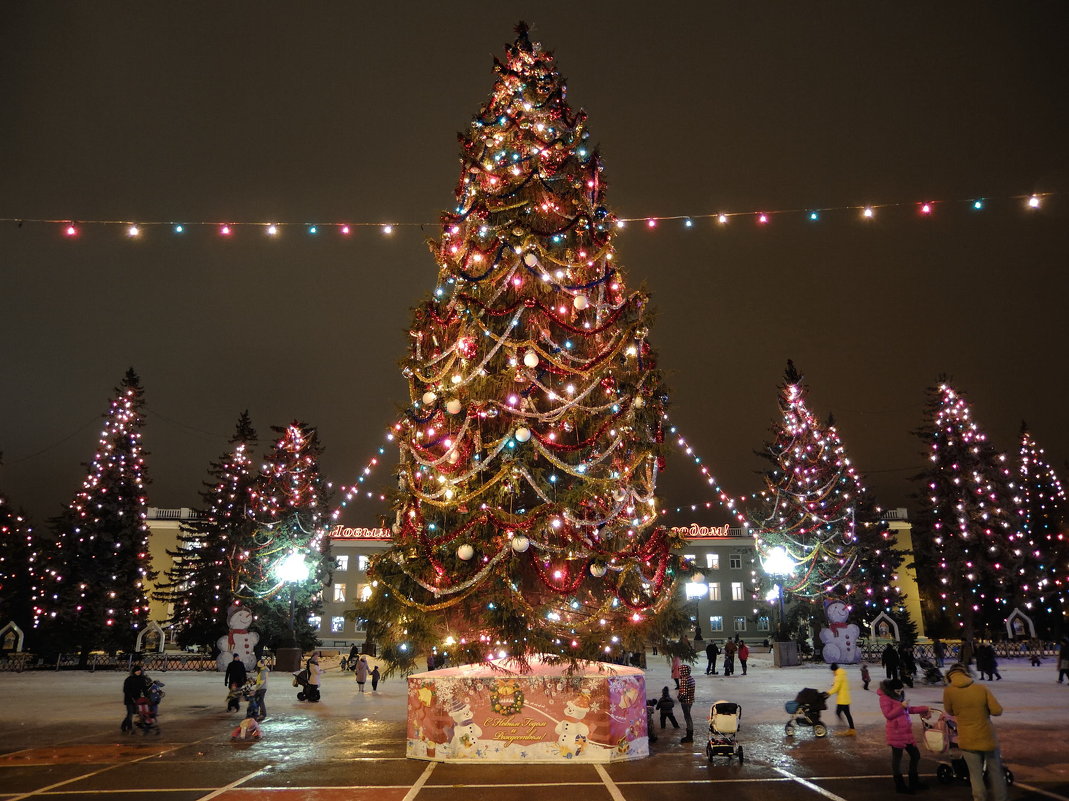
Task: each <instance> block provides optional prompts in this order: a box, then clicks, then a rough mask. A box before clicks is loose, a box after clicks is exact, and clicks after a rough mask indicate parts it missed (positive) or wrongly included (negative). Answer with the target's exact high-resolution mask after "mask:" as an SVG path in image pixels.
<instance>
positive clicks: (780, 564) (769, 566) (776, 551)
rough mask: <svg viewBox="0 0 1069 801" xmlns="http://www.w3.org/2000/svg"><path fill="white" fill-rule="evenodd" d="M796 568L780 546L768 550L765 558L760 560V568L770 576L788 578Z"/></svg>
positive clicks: (795, 564) (785, 550)
mask: <svg viewBox="0 0 1069 801" xmlns="http://www.w3.org/2000/svg"><path fill="white" fill-rule="evenodd" d="M797 566H798V565H797V563H795V561H794V560H793V559H791V557H790V556H788V554H787V549H786V548H784V547H783V546H782V545H777V546H776V547H775V548H771V549H769V551H768V553H767V554H766V555H765V558H764V559H762V560H761V567H763V568H764V570H765V572H766V573H768V574H769V575H770V576H789V575H790V574H791V573H793V572H794V569H795V568H796V567H797Z"/></svg>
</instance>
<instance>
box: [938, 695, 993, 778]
mask: <svg viewBox="0 0 1069 801" xmlns="http://www.w3.org/2000/svg"><path fill="white" fill-rule="evenodd" d="M929 711H930V713H931V714H930V715H929V716H928V717H927V718H921V726H922V727H923V728H924V747H925V748H926V749H927V750H928V751H930V752H931V753H933V754H940V755H943V754H948V753H949V752H950V750H951V749H953V748H957V746H958V727H957V725H956V724H955V722H954V718H952V717H950V715H948V714H946V713H945V712H944V711H943V710H942V709H939V708H937V707H934V706H933V707H930V708H929ZM1002 772H1003V773H1004V774H1005V776H1006V784H1007V785H1012V784H1013V771H1012V770H1010V769H1009V768H1007V767H1006V766H1005V765H1003V766H1002ZM935 775H936V777H937V778H938V779H939V781H940V782H942V783H943V784H953V783H954V782H956V781H957V782H963V783H966V784H967V783H968V781H969V765H968V763H967V762H966V761H965V759H964V758H963V757H962V756H961V755H960V754H959V755H958V756H951V757H950V761H949V762H940V763H939V767H937V768H936V769H935ZM984 778H985V779H986V778H987V766H986V765H985V766H984Z"/></svg>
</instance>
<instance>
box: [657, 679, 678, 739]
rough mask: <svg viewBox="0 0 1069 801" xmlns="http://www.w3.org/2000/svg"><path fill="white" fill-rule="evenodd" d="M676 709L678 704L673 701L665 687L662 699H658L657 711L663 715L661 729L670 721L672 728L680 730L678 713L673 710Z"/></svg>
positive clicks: (662, 691)
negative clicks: (677, 718)
mask: <svg viewBox="0 0 1069 801" xmlns="http://www.w3.org/2000/svg"><path fill="white" fill-rule="evenodd" d="M675 708H676V702H675V701H673V700H672V696H671V695H669V693H668V688H667V687H665V688H664V689H663V690H661V697H660V698H659V699H657V711H658V712H660V713H661V728H662V729H663V728H664V724H665V723H667V722H668V721H669V720H670V721H672V728H673V729H678V728H679V721H677V720H676V713H675V712H673V711H672V710H673V709H675Z"/></svg>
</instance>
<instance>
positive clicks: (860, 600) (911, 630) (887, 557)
mask: <svg viewBox="0 0 1069 801" xmlns="http://www.w3.org/2000/svg"><path fill="white" fill-rule="evenodd" d="M825 437H826V438H827V441H828V443H829V445H830V447H831V448H832V451H833V452H834V453H835V454H836V460H837V462H838V464H839V465H840V467H841V468H842V469H843V470H844V471H845V473H846V475H847V476H848V477H849V479H850V482H851V483H852V485H853V489H852V490H850V491H849V494H850V496H851V497H852V500H853V509H854V512H853V514H854V524H855V525H854V536H855V540H854V542H853V543H852V545H851V548H852V550H853V552H854V554H855V555H856V569H855V570H854V571H853V573H852V575H851V576H850V578H849V579H848V581H846V582H844V583H843V585H842V590H843V592H842V595H841V597H842V599H843V600H845V601H846V602H847V604H848V605H849V606H850V608H851V611H852V614H853V616H854V617H856V618H857V621H858V623H859V624H860V625H861V626H862V628H864V627H866V626H867V625H868V624H869V623H871V621H872V620H874V619H875V618H876V616H877V615H879V614H880V613H885V614H887V615H888V616H889V617H891V618H892V619H894V621H895V622H896V623H898V626H899V632H900V634H901V636H902V639H903V640H905V641H908V642H913V641H914V640H915V639H916V632H917V626H916V622H915V621H913V620H912V618H911V617H910V614H909V611H908V610H907V608H906V596H905V593H904V592H903V591H902V585H901V582H900V578H899V571H901V570H903V569H904V563H905V562H906V561H907V560H908V559H909V553H908V552H907V551H903V550H899V549H898V548H897V547H895V546H896V544H897V543H896V539H895V535H894V533H893V532H892V531H891V528H890V526H889V524H888V522H887V520H886V519H884V516H883V509H881V508H880V506H879V505H878V504H877V503H876V499H875V498H874V497H873V495H872V493H871V492H870V491H869V490H868V488H867V487H866V486H865V482H864V478H863V477H862V475H861V473H860V472H859V471H858V470H857V468H856V467H855V466H854V464H853V463H852V461H851V460H850V457H849V455H848V454H847V452H846V446H845V444H844V443H843V440H842V435H841V434H840V432H839V428H838V427H837V426H836V425H835V420H834V417H833V416H832V415H828V424H827V426H826V428H825Z"/></svg>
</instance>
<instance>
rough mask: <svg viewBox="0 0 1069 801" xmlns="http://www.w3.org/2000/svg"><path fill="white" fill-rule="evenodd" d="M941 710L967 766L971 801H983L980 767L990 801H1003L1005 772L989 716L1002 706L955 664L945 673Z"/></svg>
mask: <svg viewBox="0 0 1069 801" xmlns="http://www.w3.org/2000/svg"><path fill="white" fill-rule="evenodd" d="M943 708H944V709H945V710H946V713H947V714H948V715H953V716H954V717H955V718H956V719H957V724H958V748H959V749H960V751H961V756H962V758H963V759H964V760H965V764H966V765H968V767H969V783H970V784H971V785H972V797H973V801H987V799H988V794H987V788H986V787H985V786H984V773H985V771H984V768H985V766H986V768H987V771H986V773H987V779H988V782H989V783H990V784H991V796H990V797H991V799H992V801H1006V796H1007V788H1006V773H1005V772H1004V771H1003V769H1002V751H1001V750H1000V749H999V745H998V735H997V734H996V733H995V727H994V726H993V725H991V717H992V716H995V717H998V716H999V715H1001V714H1002V704H1000V703H999V702H998V699H997V698H995V695H994V693H992V692H991V690H990V689H988V688H987V687H985V686H984V685H982V684H977V683H976V682H974V681H973V678H972V675H971V674H970V673H969V668H968V667H966V666H965V665H963V664H961V663H960V662H958V663H957V664H954V665H952V666H951V668H950V670H948V671H947V686H946V687H944V688H943Z"/></svg>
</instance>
